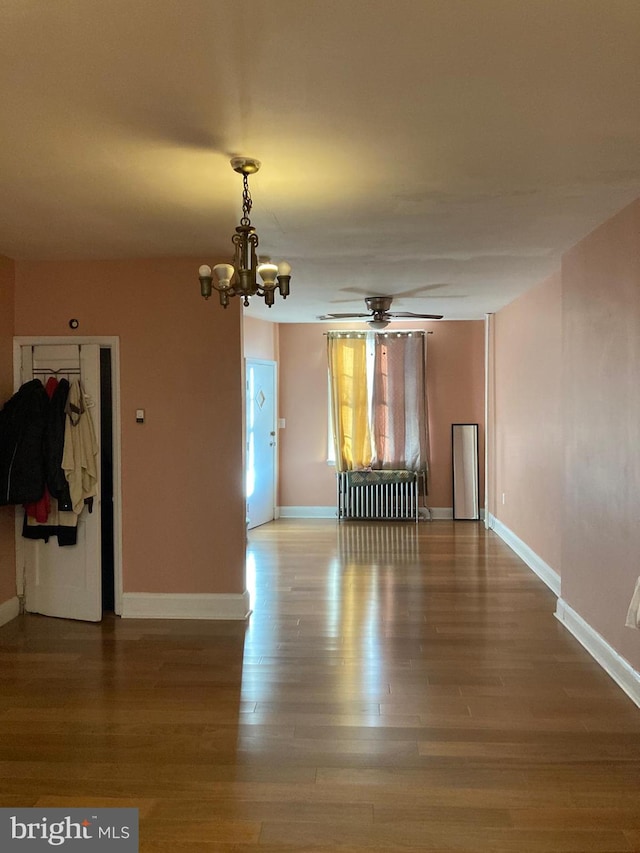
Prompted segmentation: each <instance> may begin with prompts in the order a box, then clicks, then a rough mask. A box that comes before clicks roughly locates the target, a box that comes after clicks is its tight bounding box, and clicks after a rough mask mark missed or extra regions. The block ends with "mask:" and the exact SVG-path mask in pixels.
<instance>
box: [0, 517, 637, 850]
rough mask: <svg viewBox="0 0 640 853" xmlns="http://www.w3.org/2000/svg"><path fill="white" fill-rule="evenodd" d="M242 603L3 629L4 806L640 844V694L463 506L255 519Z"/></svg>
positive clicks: (402, 834) (152, 840) (216, 827)
mask: <svg viewBox="0 0 640 853" xmlns="http://www.w3.org/2000/svg"><path fill="white" fill-rule="evenodd" d="M248 575H249V579H250V583H255V595H254V596H253V606H254V613H253V615H252V616H251V618H250V620H249V622H248V623H247V624H246V625H245V624H244V623H231V622H226V623H220V622H217V623H216V622H213V623H211V622H198V621H193V622H186V621H175V622H174V621H164V622H161V621H147V620H120V619H106V620H105V621H104V622H103V623H102V624H101V625H89V624H82V623H75V622H68V621H62V620H55V619H46V618H42V617H36V616H26V617H20V618H19V619H16V620H14V621H13V622H12V623H10V624H8V625H6V626H5V627H4V628H2V629H0V685H1V686H0V805H2V806H9V807H14V806H35V805H38V806H42V807H45V806H58V805H60V806H64V807H72V806H90V805H93V806H115V805H123V806H133V807H137V808H139V809H140V828H141V844H140V850H141V851H149V852H150V851H158V853H162V852H163V851H172V852H173V853H181V851H203V853H212V852H213V851H220V853H252V851H253V853H258V851H259V853H293V851H313V853H323V851H327V853H328V851H332V853H333V852H334V851H335V852H336V853H366V851H378V853H379V851H387V852H388V853H395V851H398V853H400V851H402V853H418V851H420V853H422V851H431V853H436V851H438V852H439V853H445V851H447V853H451V851H457V853H463V851H466V853H485V851H487V852H488V851H492V853H503V851H509V852H510V853H511V852H512V853H538V851H540V853H553V851H558V853H560V851H562V853H565V851H576V853H588V852H589V851H598V853H618V851H640V710H639V709H638V708H637V707H636V706H635V705H634V704H633V703H632V702H631V701H630V700H629V699H628V698H627V696H626V695H625V694H624V693H623V692H622V691H621V690H620V689H619V688H618V687H616V685H615V684H614V683H613V682H612V681H611V680H610V679H609V677H608V676H607V675H606V674H605V673H604V672H603V671H602V670H601V669H600V668H599V667H598V665H597V664H595V663H594V661H593V660H592V659H591V658H590V657H589V655H588V654H587V653H586V652H585V651H584V650H583V649H582V647H581V646H580V645H579V644H578V643H577V642H576V641H575V640H574V639H573V637H571V635H570V634H568V633H567V632H566V631H565V630H564V629H563V628H562V626H561V625H560V624H559V623H558V622H557V621H556V620H555V619H554V617H553V610H554V607H555V599H554V596H553V595H552V594H551V592H550V591H549V590H548V589H547V588H546V587H545V586H544V585H543V584H542V582H541V581H540V580H538V578H537V577H536V576H535V575H533V574H532V573H531V572H530V570H529V569H527V568H526V567H525V566H524V565H523V564H522V563H521V562H520V561H519V560H518V559H517V558H516V557H515V556H514V555H513V553H512V552H511V551H510V550H509V549H508V548H507V547H506V545H504V544H503V543H502V542H501V541H500V539H498V537H496V536H495V535H494V534H493V533H490V532H486V531H485V530H484V528H483V527H482V526H481V525H479V524H475V523H468V522H467V523H465V522H458V523H453V522H446V521H437V522H432V523H422V524H420V525H418V526H416V525H413V524H402V523H400V524H370V525H369V524H354V523H345V524H342V525H336V523H334V522H329V521H322V520H319V521H313V522H310V521H298V520H292V521H279V522H276V523H274V524H270V525H266V526H264V527H262V528H259V529H257V530H254V531H251V532H250V550H249V555H248Z"/></svg>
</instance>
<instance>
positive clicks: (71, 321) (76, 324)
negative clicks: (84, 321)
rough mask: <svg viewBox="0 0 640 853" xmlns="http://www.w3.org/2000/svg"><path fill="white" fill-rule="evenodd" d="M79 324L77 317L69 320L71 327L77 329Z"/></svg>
mask: <svg viewBox="0 0 640 853" xmlns="http://www.w3.org/2000/svg"><path fill="white" fill-rule="evenodd" d="M79 325H80V321H79V320H76V319H75V318H74V319H73V320H69V328H70V329H77V328H78V326H79Z"/></svg>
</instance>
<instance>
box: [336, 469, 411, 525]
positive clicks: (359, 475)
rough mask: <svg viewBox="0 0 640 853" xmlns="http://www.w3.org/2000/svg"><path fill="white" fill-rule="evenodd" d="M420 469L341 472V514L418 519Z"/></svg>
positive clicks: (370, 517)
mask: <svg viewBox="0 0 640 853" xmlns="http://www.w3.org/2000/svg"><path fill="white" fill-rule="evenodd" d="M420 476H421V475H420V474H419V473H418V472H416V471H340V472H338V475H337V478H338V518H359V519H389V520H410V521H417V520H418V481H419V478H420Z"/></svg>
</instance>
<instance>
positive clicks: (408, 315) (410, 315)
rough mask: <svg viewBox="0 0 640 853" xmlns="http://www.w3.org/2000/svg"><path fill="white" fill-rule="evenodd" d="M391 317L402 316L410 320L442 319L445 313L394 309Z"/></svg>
mask: <svg viewBox="0 0 640 853" xmlns="http://www.w3.org/2000/svg"><path fill="white" fill-rule="evenodd" d="M389 316H390V317H394V318H395V319H397V320H399V319H402V318H408V319H409V320H442V317H443V316H444V315H443V314H414V313H413V312H412V311H392V312H391V313H390V314H389Z"/></svg>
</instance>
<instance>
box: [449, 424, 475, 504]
mask: <svg viewBox="0 0 640 853" xmlns="http://www.w3.org/2000/svg"><path fill="white" fill-rule="evenodd" d="M451 455H452V462H453V517H454V519H470V520H475V519H479V518H480V491H479V479H480V476H479V465H478V424H451Z"/></svg>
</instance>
